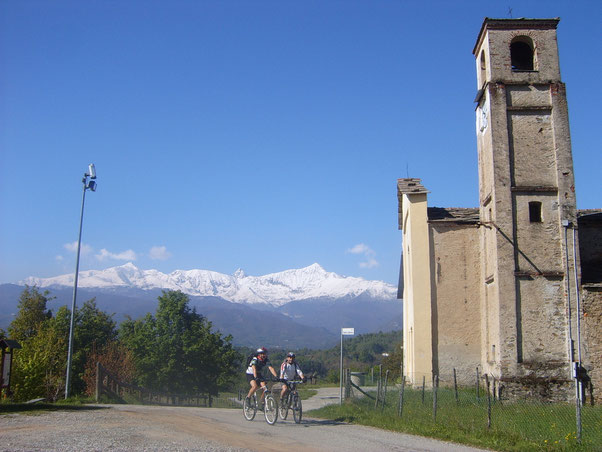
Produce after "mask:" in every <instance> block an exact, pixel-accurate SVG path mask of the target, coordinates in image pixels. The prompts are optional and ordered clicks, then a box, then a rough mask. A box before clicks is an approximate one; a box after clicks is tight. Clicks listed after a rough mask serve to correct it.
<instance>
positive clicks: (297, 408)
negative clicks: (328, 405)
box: [292, 394, 303, 424]
mask: <svg viewBox="0 0 602 452" xmlns="http://www.w3.org/2000/svg"><path fill="white" fill-rule="evenodd" d="M292 408H293V418H294V419H295V422H296V423H297V424H298V423H300V422H301V416H303V407H302V406H301V398H300V397H299V394H293V407H292Z"/></svg>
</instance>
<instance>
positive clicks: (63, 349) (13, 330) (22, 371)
mask: <svg viewBox="0 0 602 452" xmlns="http://www.w3.org/2000/svg"><path fill="white" fill-rule="evenodd" d="M48 300H49V298H48V292H43V293H40V292H39V290H38V289H37V288H36V287H32V288H30V287H26V288H25V289H24V290H23V292H22V293H21V296H20V299H19V312H18V313H17V316H16V317H15V319H14V320H13V322H12V323H11V324H10V326H9V334H10V336H11V339H16V340H18V341H19V342H20V343H21V346H22V349H21V350H19V351H18V353H15V357H14V361H13V376H12V381H13V383H14V386H13V389H14V394H15V399H16V400H27V399H29V398H36V397H45V398H47V399H49V400H55V399H56V398H57V397H58V396H59V394H60V393H61V392H62V391H63V390H64V389H65V374H66V364H67V346H68V342H69V323H70V318H71V312H70V310H69V309H67V307H66V306H61V307H60V308H59V309H58V311H57V313H56V316H54V317H53V316H52V313H51V312H50V311H49V310H48V309H47V308H46V303H47V301H48ZM116 336H117V330H116V326H115V322H114V321H113V319H112V316H110V315H108V314H106V313H105V312H103V311H101V310H100V309H98V308H97V307H96V301H95V300H94V299H92V300H88V301H86V302H85V303H84V305H83V306H82V308H81V309H76V311H75V325H74V347H73V348H74V353H73V360H72V366H73V367H72V369H73V383H72V386H73V393H74V394H76V393H81V392H83V390H84V388H85V385H84V381H83V374H84V366H85V362H86V356H87V355H88V354H89V353H91V351H92V349H93V347H94V346H95V344H96V346H97V347H100V348H102V347H104V345H105V344H106V343H107V342H109V341H112V340H114V339H115V338H116Z"/></svg>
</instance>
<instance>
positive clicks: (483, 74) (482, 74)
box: [479, 50, 487, 86]
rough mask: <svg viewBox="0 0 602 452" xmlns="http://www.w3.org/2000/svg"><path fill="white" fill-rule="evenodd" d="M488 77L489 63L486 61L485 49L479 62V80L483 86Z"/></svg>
mask: <svg viewBox="0 0 602 452" xmlns="http://www.w3.org/2000/svg"><path fill="white" fill-rule="evenodd" d="M486 79H487V63H486V61H485V51H484V50H482V51H481V60H480V62H479V82H480V85H481V86H483V85H484V84H485V81H486Z"/></svg>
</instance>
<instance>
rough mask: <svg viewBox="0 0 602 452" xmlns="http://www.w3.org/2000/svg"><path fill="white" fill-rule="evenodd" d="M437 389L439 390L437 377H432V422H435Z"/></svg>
mask: <svg viewBox="0 0 602 452" xmlns="http://www.w3.org/2000/svg"><path fill="white" fill-rule="evenodd" d="M437 389H439V375H433V422H437Z"/></svg>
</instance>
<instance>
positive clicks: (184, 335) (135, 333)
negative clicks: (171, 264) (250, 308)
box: [120, 291, 241, 394]
mask: <svg viewBox="0 0 602 452" xmlns="http://www.w3.org/2000/svg"><path fill="white" fill-rule="evenodd" d="M188 303H189V298H188V296H187V295H185V294H184V293H182V292H180V291H163V294H162V295H161V296H160V297H159V305H158V307H157V312H156V316H155V317H153V316H152V315H151V314H147V315H146V317H144V318H142V319H140V320H136V321H133V320H131V319H128V320H126V321H125V322H123V323H122V325H121V328H120V339H121V340H122V341H123V343H124V344H125V345H126V346H127V347H128V348H129V349H130V350H131V351H132V353H133V355H134V360H135V363H136V367H137V370H138V384H140V385H141V386H144V387H147V388H149V389H154V390H159V391H166V392H172V393H181V394H185V393H198V392H208V393H210V394H217V392H218V390H219V389H222V388H224V387H226V386H227V385H228V384H229V382H230V381H231V379H232V378H233V376H234V375H235V373H236V363H237V362H240V359H241V358H240V356H239V354H238V353H237V352H236V351H235V350H234V348H233V347H232V344H231V341H232V337H231V336H226V337H222V335H221V334H220V333H218V332H217V333H214V332H212V331H211V328H212V324H211V322H209V321H208V320H207V319H206V318H205V317H203V316H202V315H200V314H198V313H197V312H196V310H195V309H190V307H189V306H188Z"/></svg>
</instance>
